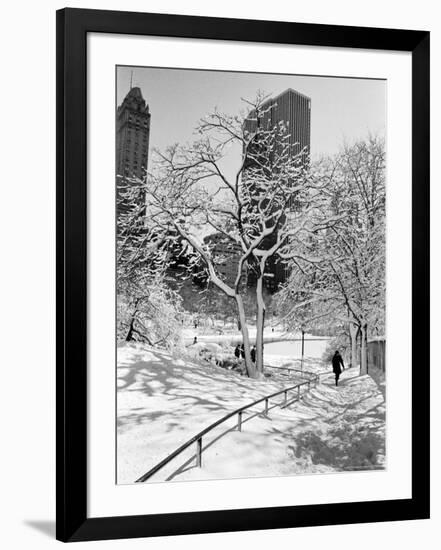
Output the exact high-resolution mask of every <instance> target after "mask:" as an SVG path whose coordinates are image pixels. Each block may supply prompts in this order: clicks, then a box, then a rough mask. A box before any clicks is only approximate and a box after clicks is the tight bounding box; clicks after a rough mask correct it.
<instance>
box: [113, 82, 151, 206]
mask: <svg viewBox="0 0 441 550" xmlns="http://www.w3.org/2000/svg"><path fill="white" fill-rule="evenodd" d="M149 138H150V111H149V106H148V105H147V104H146V102H145V99H144V98H143V96H142V92H141V90H140V88H138V87H135V88H130V90H129V92H128V94H127V95H126V97H125V98H124V100H123V102H122V103H121V105H120V106H119V107H118V109H117V112H116V177H117V189H118V198H119V193H120V188H121V187H123V186H124V185H127V183H128V181H127V180H130V178H138V179H143V178H144V176H145V171H146V169H147V163H148V150H149ZM119 208H121V205H120V204H119Z"/></svg>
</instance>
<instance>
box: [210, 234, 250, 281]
mask: <svg viewBox="0 0 441 550" xmlns="http://www.w3.org/2000/svg"><path fill="white" fill-rule="evenodd" d="M204 244H206V245H207V246H208V247H209V248H210V252H211V256H212V258H213V261H214V264H215V266H216V271H217V273H218V274H219V275H220V277H221V279H222V280H223V281H224V282H225V283H227V284H228V285H233V284H234V282H235V280H236V277H237V268H238V265H239V260H240V257H241V255H242V249H241V247H240V246H239V245H238V244H236V243H234V242H233V241H231V240H230V239H227V237H225V236H224V235H222V234H221V233H213V234H212V235H208V236H207V237H205V239H204ZM246 278H247V268H246V265H244V266H243V268H242V280H241V283H242V284H246Z"/></svg>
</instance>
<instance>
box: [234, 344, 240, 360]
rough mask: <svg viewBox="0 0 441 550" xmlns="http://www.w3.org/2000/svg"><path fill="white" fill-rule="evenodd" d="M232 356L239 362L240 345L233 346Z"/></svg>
mask: <svg viewBox="0 0 441 550" xmlns="http://www.w3.org/2000/svg"><path fill="white" fill-rule="evenodd" d="M234 357H235V358H236V363H240V346H239V344H237V346H236V347H235V348H234Z"/></svg>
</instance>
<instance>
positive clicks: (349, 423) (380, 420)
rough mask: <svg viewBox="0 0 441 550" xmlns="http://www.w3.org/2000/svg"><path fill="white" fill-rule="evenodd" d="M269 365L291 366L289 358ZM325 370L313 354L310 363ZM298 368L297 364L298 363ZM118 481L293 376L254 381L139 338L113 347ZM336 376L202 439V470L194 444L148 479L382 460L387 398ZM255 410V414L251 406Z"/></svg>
mask: <svg viewBox="0 0 441 550" xmlns="http://www.w3.org/2000/svg"><path fill="white" fill-rule="evenodd" d="M273 359H274V360H273V361H272V362H273V364H279V365H285V366H286V365H289V364H290V362H289V361H287V358H286V357H278V358H277V357H273ZM313 365H314V366H315V369H314V370H320V371H323V365H322V364H320V362H319V361H318V360H317V359H316V358H312V359H311V358H309V359H308V360H307V366H308V369H310V368H311V367H312V366H313ZM296 366H297V365H296ZM117 372H118V399H117V407H118V440H117V454H118V461H117V462H118V482H119V483H133V482H134V481H135V480H136V479H137V478H138V477H139V476H141V475H142V474H143V473H145V472H146V471H147V470H149V469H150V468H151V467H153V466H154V465H155V464H156V463H158V462H159V461H160V460H162V459H163V458H164V457H165V456H167V455H168V454H169V453H171V452H172V451H173V450H174V449H176V448H177V447H178V446H180V445H182V444H183V443H184V442H185V441H186V440H188V439H189V438H190V437H192V436H193V435H195V434H196V433H197V432H199V431H200V430H202V429H203V428H205V427H206V426H207V425H209V424H210V423H212V422H214V421H215V420H217V419H218V418H220V417H221V416H223V415H225V414H226V413H228V412H230V411H231V410H234V409H235V408H237V407H240V406H242V405H244V404H247V403H250V402H252V401H254V400H256V399H258V398H259V397H262V396H264V395H267V394H269V393H272V392H275V391H277V390H279V389H282V388H283V387H286V385H288V384H293V383H295V382H296V381H297V380H298V379H297V380H294V381H293V380H292V379H291V380H287V379H286V378H280V377H278V379H275V378H273V379H266V380H263V381H262V380H260V381H256V380H250V379H248V378H245V377H240V376H238V375H237V374H236V373H233V372H230V371H226V370H224V369H220V368H218V367H215V366H211V365H207V364H204V365H200V364H197V363H188V362H187V361H186V362H185V363H184V361H183V360H182V359H173V358H172V357H170V355H168V354H166V353H163V352H158V351H157V350H152V349H149V348H146V347H143V346H140V345H125V346H123V347H120V348H118V371H117ZM332 383H333V376H332V374H331V375H330V376H325V377H324V383H323V384H321V385H320V386H318V387H317V388H315V389H313V390H311V392H310V393H308V394H307V395H305V396H304V397H303V400H302V401H301V402H299V403H294V404H293V405H292V406H290V407H288V408H285V409H283V410H282V409H279V408H275V409H273V410H271V411H270V412H269V415H268V417H264V416H262V415H261V412H262V409H263V407H262V406H259V407H258V408H257V409H256V410H255V411H253V412H254V413H255V416H254V418H252V419H250V420H249V421H247V418H248V417H249V415H247V416H245V414H244V425H243V431H242V432H237V431H236V430H235V429H234V426H235V420H231V421H229V423H225V424H223V425H221V426H219V427H218V428H216V430H215V431H213V432H211V433H210V435H207V436H206V437H205V438H204V442H203V446H204V452H203V467H202V468H195V466H194V450H195V449H194V447H193V446H192V448H191V449H189V450H188V451H186V452H185V453H183V454H182V455H180V457H178V458H176V459H175V460H174V461H172V462H171V463H170V464H169V465H167V466H166V467H165V468H164V469H163V470H161V471H160V472H158V473H157V474H156V475H155V476H154V477H152V479H151V481H152V482H153V481H161V480H165V479H172V480H184V479H213V478H215V479H222V478H234V477H251V476H259V477H261V476H272V475H290V474H300V473H312V472H330V471H342V470H354V469H373V468H375V469H377V468H381V467H383V466H384V415H385V410H384V409H385V406H384V398H383V394H382V393H381V391H379V389H378V386H377V385H376V383H375V382H374V381H373V380H372V379H371V378H370V377H369V376H363V377H359V376H358V373H357V372H355V369H353V370H352V369H350V370H349V371H346V372H344V373H343V376H342V379H341V386H340V387H338V388H335V387H334V386H333V385H332ZM250 414H252V413H250Z"/></svg>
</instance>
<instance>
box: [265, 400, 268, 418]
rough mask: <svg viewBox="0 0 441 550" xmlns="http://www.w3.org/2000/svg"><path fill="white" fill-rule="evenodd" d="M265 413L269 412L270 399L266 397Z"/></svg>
mask: <svg viewBox="0 0 441 550" xmlns="http://www.w3.org/2000/svg"><path fill="white" fill-rule="evenodd" d="M265 414H268V399H265Z"/></svg>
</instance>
